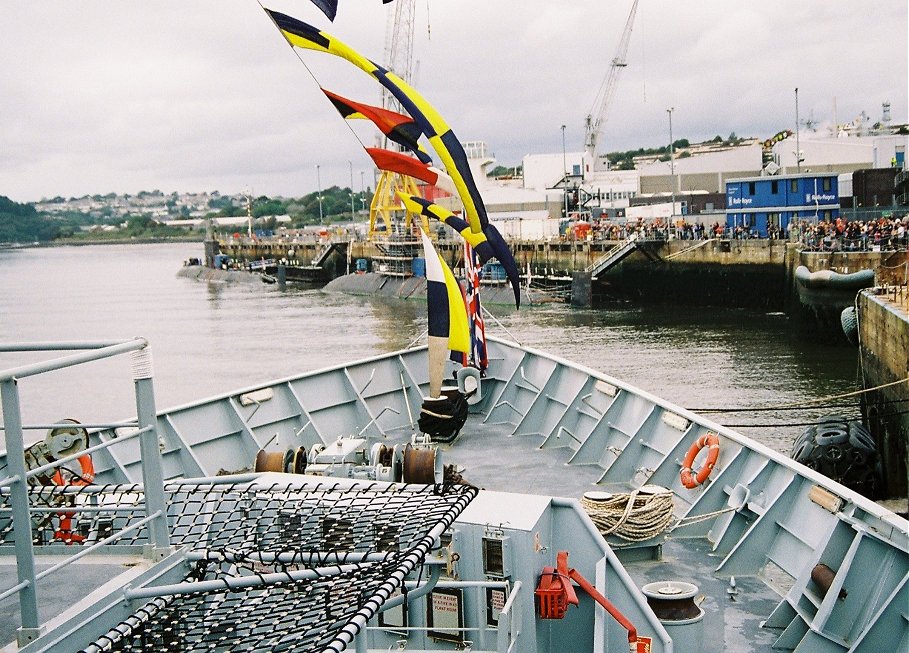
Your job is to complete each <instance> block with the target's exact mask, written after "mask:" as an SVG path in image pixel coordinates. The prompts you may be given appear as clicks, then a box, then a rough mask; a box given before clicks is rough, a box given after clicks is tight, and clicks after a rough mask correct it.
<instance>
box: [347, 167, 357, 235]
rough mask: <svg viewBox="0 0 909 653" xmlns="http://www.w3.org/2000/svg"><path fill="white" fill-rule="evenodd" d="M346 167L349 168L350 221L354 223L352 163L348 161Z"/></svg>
mask: <svg viewBox="0 0 909 653" xmlns="http://www.w3.org/2000/svg"><path fill="white" fill-rule="evenodd" d="M347 166H348V167H349V168H350V221H351V222H353V221H354V213H355V211H356V209H354V196H353V162H352V161H348V162H347Z"/></svg>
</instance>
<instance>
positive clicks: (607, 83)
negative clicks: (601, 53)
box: [584, 0, 638, 170]
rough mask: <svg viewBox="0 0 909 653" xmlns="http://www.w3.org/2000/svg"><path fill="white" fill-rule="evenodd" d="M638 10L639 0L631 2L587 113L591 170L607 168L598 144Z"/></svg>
mask: <svg viewBox="0 0 909 653" xmlns="http://www.w3.org/2000/svg"><path fill="white" fill-rule="evenodd" d="M637 10H638V0H634V2H633V3H632V4H631V12H630V13H629V14H628V20H627V21H625V31H623V32H622V38H621V40H620V41H619V47H618V48H616V52H615V56H614V57H613V58H612V63H611V64H610V66H609V71H608V72H607V73H606V77H605V79H604V80H603V84H602V85H601V86H600V90H599V91H598V92H597V96H596V99H595V100H594V102H593V106H592V107H591V110H590V113H589V114H587V121H586V125H585V131H584V133H585V136H584V148H585V150H586V155H585V162H586V165H587V166H588V168H589V169H591V170H606V169H608V162H606V163H605V164H604V165H601V164H599V162H598V160H597V145H598V142H599V139H600V133H601V132H602V131H603V123H605V122H606V114H607V112H608V111H609V104H610V103H611V101H612V97H613V95H614V93H615V87H616V83H617V82H618V79H619V73H621V72H622V69H623V68H624V67H625V66H627V65H628V62H627V61H626V60H625V56H626V55H627V54H628V43H629V41H630V40H631V28H632V26H633V25H634V15H635V13H636V12H637Z"/></svg>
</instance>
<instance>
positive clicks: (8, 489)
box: [0, 338, 170, 647]
mask: <svg viewBox="0 0 909 653" xmlns="http://www.w3.org/2000/svg"><path fill="white" fill-rule="evenodd" d="M66 351H75V352H78V353H74V354H69V355H64V356H60V357H56V358H52V359H50V360H46V361H42V362H38V363H32V364H29V365H23V366H19V367H14V368H10V369H6V370H3V371H0V400H2V406H3V425H2V427H0V428H2V430H3V434H4V438H5V441H6V461H7V469H8V472H9V475H8V476H7V477H6V478H4V479H2V480H0V492H3V493H8V494H9V509H8V510H9V512H10V513H11V514H12V521H13V541H14V546H15V553H16V562H17V564H16V568H17V574H18V578H17V580H18V583H16V585H14V586H12V587H10V588H8V589H7V590H5V591H4V592H2V593H0V598H6V597H7V596H11V595H13V594H15V593H18V594H19V612H20V628H19V629H18V631H17V641H18V644H19V646H20V647H22V646H24V645H25V644H27V643H28V642H30V641H33V640H35V639H37V638H38V637H40V636H41V635H42V634H43V633H42V632H41V626H40V621H39V614H38V596H37V592H36V589H35V585H36V583H37V581H38V580H40V579H41V578H44V577H46V576H48V575H49V574H52V573H55V572H57V571H59V570H61V569H63V568H64V567H66V566H68V565H69V564H71V563H73V562H75V561H76V560H78V559H80V558H83V557H85V556H86V555H89V554H90V553H92V552H94V551H96V550H97V549H99V548H100V547H103V546H106V545H107V544H110V543H113V542H115V541H116V540H118V539H119V538H120V537H122V536H124V535H126V534H128V533H130V532H133V531H136V530H138V529H140V528H143V527H146V526H147V527H148V539H149V544H150V545H151V549H150V551H151V553H152V555H154V556H156V557H159V556H162V555H164V554H165V553H166V552H168V551H169V550H170V532H169V526H168V522H167V510H166V506H165V494H164V478H163V471H162V463H161V451H160V449H159V446H158V435H157V412H156V408H155V397H154V388H153V385H152V365H151V352H150V351H149V347H148V341H146V340H145V339H144V338H134V339H130V340H122V341H106V342H46V343H21V344H2V343H0V353H10V352H66ZM122 354H129V355H130V357H131V359H132V360H131V363H132V376H133V383H134V385H135V396H136V415H137V418H136V422H135V423H134V424H132V426H135V427H136V429H137V430H136V431H134V432H132V433H130V434H128V435H124V436H121V437H118V438H116V439H113V440H109V441H107V442H103V443H101V444H98V445H95V446H92V447H89V448H87V449H83V450H81V451H79V452H78V453H75V454H72V455H70V456H66V457H63V458H60V459H58V460H54V461H52V462H50V463H47V464H44V465H41V466H39V467H36V468H34V469H30V470H29V469H26V463H25V438H24V431H26V430H37V429H47V428H52V429H53V428H72V427H73V423H72V422H67V423H60V424H31V425H24V424H23V423H22V411H21V404H20V398H19V385H18V384H19V382H20V381H21V380H22V379H25V378H28V377H31V376H37V375H40V374H44V373H48V372H53V371H57V370H62V369H65V368H68V367H73V366H76V365H80V364H82V363H87V362H91V361H97V360H101V359H105V358H111V357H114V356H119V355H122ZM79 426H80V427H81V428H113V427H119V426H124V424H122V423H120V424H80V425H79ZM135 437H138V438H139V448H140V453H141V457H142V480H143V485H144V487H143V495H144V507H145V517H144V518H143V519H141V520H139V521H136V522H133V523H132V524H130V525H129V526H127V527H125V528H124V529H122V530H120V531H119V532H116V533H113V534H111V535H109V536H108V537H105V538H104V539H101V540H99V541H97V542H94V543H93V544H91V545H89V546H85V547H79V549H78V551H77V552H76V553H75V554H74V555H72V556H69V557H67V558H66V559H64V560H63V561H61V562H59V563H57V564H55V565H53V566H52V567H50V568H49V569H46V570H44V571H42V572H41V573H36V571H35V550H34V544H33V538H32V512H33V511H34V512H36V513H37V512H47V509H44V508H33V507H32V506H31V505H30V502H29V479H30V478H33V477H35V476H38V475H46V474H47V472H49V471H50V470H51V469H55V468H59V467H60V466H62V465H65V464H66V463H68V462H71V461H73V460H76V459H77V458H79V457H81V456H84V455H86V454H90V453H92V452H95V451H98V450H101V449H104V448H107V447H110V446H113V445H115V444H120V443H122V442H124V441H128V440H130V439H132V438H135ZM100 489H101V488H98V490H99V491H100ZM92 490H93V488H84V487H83V488H78V491H79V492H80V493H83V492H86V491H87V492H88V493H89V494H91V493H92ZM59 491H61V492H64V493H65V492H66V489H65V488H60V490H59ZM77 511H91V507H79V506H66V507H65V508H61V509H55V510H54V512H77Z"/></svg>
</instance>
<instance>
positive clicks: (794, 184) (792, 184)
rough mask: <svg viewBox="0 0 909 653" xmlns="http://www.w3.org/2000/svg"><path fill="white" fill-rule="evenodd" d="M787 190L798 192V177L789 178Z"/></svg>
mask: <svg viewBox="0 0 909 653" xmlns="http://www.w3.org/2000/svg"><path fill="white" fill-rule="evenodd" d="M789 192H790V193H797V192H799V180H798V179H790V180H789Z"/></svg>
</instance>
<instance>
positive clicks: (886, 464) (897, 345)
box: [856, 285, 909, 497]
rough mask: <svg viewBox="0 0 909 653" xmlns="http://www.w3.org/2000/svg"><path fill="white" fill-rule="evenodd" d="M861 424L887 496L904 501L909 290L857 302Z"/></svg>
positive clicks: (882, 290)
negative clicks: (870, 439)
mask: <svg viewBox="0 0 909 653" xmlns="http://www.w3.org/2000/svg"><path fill="white" fill-rule="evenodd" d="M856 311H857V315H858V333H859V351H860V356H859V371H860V374H861V382H862V389H863V390H864V389H868V388H876V389H873V390H871V391H869V392H867V393H866V394H864V395H863V396H862V397H863V401H862V418H863V419H862V421H863V422H864V423H865V424H866V425H868V427H869V429H870V430H871V434H872V435H873V436H874V437H875V440H876V442H877V446H878V450H879V452H880V454H881V461H882V464H883V469H884V485H885V491H886V493H887V495H888V496H889V497H905V496H907V493H909V488H907V470H909V447H907V440H909V288H907V286H905V285H902V286H889V287H878V288H873V289H869V290H863V291H861V292H860V293H859V294H858V297H857V298H856Z"/></svg>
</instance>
